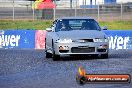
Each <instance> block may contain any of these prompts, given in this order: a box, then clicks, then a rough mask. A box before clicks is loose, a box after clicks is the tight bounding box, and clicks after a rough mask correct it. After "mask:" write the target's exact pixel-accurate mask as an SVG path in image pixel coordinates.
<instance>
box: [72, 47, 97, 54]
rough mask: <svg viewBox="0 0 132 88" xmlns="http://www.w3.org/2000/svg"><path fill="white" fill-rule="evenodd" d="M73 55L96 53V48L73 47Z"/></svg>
mask: <svg viewBox="0 0 132 88" xmlns="http://www.w3.org/2000/svg"><path fill="white" fill-rule="evenodd" d="M71 52H72V53H90V52H95V47H88V48H78V47H73V48H71Z"/></svg>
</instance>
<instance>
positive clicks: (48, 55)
mask: <svg viewBox="0 0 132 88" xmlns="http://www.w3.org/2000/svg"><path fill="white" fill-rule="evenodd" d="M45 49H46V39H45ZM45 55H46V58H52V54H51V53H49V52H47V50H45Z"/></svg>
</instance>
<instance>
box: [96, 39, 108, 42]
mask: <svg viewBox="0 0 132 88" xmlns="http://www.w3.org/2000/svg"><path fill="white" fill-rule="evenodd" d="M94 42H108V39H94Z"/></svg>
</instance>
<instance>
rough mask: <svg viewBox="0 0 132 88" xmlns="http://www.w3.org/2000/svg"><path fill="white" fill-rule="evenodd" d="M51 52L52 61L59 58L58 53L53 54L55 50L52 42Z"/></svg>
mask: <svg viewBox="0 0 132 88" xmlns="http://www.w3.org/2000/svg"><path fill="white" fill-rule="evenodd" d="M52 49H53V50H52V52H53V54H52V58H53V61H58V60H60V55H56V54H55V50H54V44H53V43H52Z"/></svg>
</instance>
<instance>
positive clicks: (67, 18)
mask: <svg viewBox="0 0 132 88" xmlns="http://www.w3.org/2000/svg"><path fill="white" fill-rule="evenodd" d="M62 19H93V18H90V17H62V18H59V19H58V20H62Z"/></svg>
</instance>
